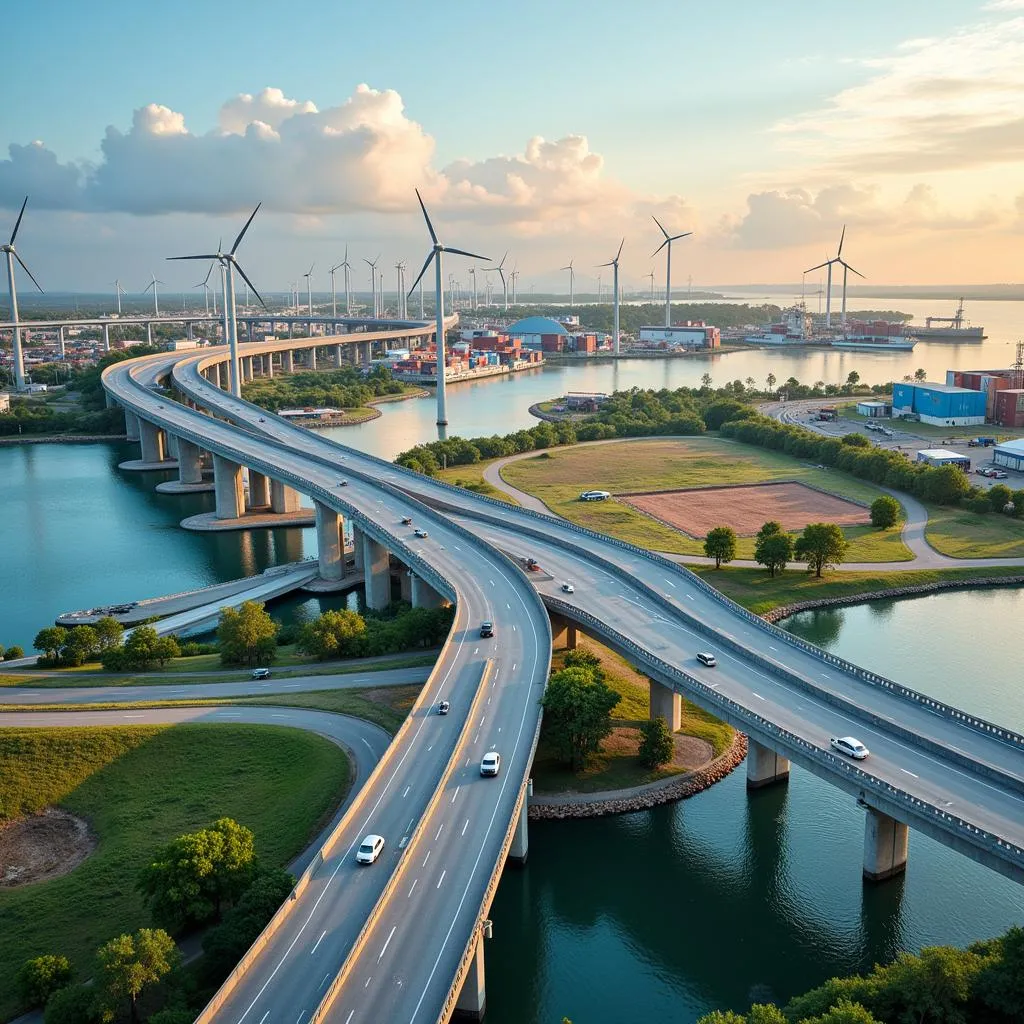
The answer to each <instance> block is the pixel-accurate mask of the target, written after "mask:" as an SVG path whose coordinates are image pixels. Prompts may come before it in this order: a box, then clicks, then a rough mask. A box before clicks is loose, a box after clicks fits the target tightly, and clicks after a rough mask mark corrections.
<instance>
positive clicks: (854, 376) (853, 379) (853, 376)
mask: <svg viewBox="0 0 1024 1024" xmlns="http://www.w3.org/2000/svg"><path fill="white" fill-rule="evenodd" d="M846 383H847V384H848V385H849V386H850V387H851V388H855V387H856V386H857V385H858V384H859V383H860V374H859V373H858V372H857V371H856V370H851V371H850V372H849V373H848V374H847V375H846Z"/></svg>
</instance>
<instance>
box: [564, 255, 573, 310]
mask: <svg viewBox="0 0 1024 1024" xmlns="http://www.w3.org/2000/svg"><path fill="white" fill-rule="evenodd" d="M561 269H562V270H568V271H569V308H570V309H572V307H573V306H575V305H576V271H575V270H573V269H572V260H569V265H568V266H567V267H562V268H561Z"/></svg>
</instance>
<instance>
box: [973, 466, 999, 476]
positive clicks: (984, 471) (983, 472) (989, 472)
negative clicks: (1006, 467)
mask: <svg viewBox="0 0 1024 1024" xmlns="http://www.w3.org/2000/svg"><path fill="white" fill-rule="evenodd" d="M974 472H975V473H977V474H978V476H995V473H996V471H995V470H994V469H990V468H989V467H988V466H979V467H978V468H977V469H976V470H975V471H974Z"/></svg>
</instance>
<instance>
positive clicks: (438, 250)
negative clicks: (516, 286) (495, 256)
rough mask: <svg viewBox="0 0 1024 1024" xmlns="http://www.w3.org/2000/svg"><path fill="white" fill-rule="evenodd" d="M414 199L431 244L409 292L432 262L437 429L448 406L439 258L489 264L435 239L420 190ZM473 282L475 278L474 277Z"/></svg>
mask: <svg viewBox="0 0 1024 1024" xmlns="http://www.w3.org/2000/svg"><path fill="white" fill-rule="evenodd" d="M416 198H417V199H418V200H419V204H420V209H421V210H422V211H423V219H424V220H425V221H426V222H427V231H429V232H430V241H431V242H432V243H433V244H432V246H431V249H430V254H429V255H428V256H427V258H426V260H424V262H423V267H422V269H421V270H420V272H419V275H418V276H417V278H416V280H415V281H413V283H412V288H411V289H410V291H412V290H413V289H415V287H416V285H418V284H419V283H420V279H421V278H422V277H423V275H424V274H425V273H426V272H427V269H428V268H429V267H430V261H431V260H433V261H434V303H435V312H436V327H435V331H436V339H437V425H438V426H439V427H445V426H447V425H448V406H447V396H446V393H445V360H444V292H443V290H442V288H441V282H442V281H443V280H444V277H443V275H442V270H441V257H442V254H443V253H446V252H450V253H452V254H453V255H456V256H468V257H469V258H470V259H471V260H484V261H485V262H488V263H489V262H490V260H488V259H487V257H486V256H477V255H476V254H475V253H472V252H466V250H465V249H452V248H451V247H449V246H446V245H442V244H441V243H440V242H439V241H438V239H437V232H436V231H434V225H433V224H431V223H430V217H429V215H428V214H427V208H426V207H425V206H424V205H423V197H422V196H421V195H420V190H419V189H416ZM474 280H475V277H474Z"/></svg>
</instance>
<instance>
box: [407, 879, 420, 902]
mask: <svg viewBox="0 0 1024 1024" xmlns="http://www.w3.org/2000/svg"><path fill="white" fill-rule="evenodd" d="M418 881H419V879H418V878H414V879H413V883H412V885H410V886H409V892H408V893H407V894H406V897H405V898H406V899H408V898H409V897H410V896H412V891H413V889H415V888H416V883H417V882H418Z"/></svg>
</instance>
